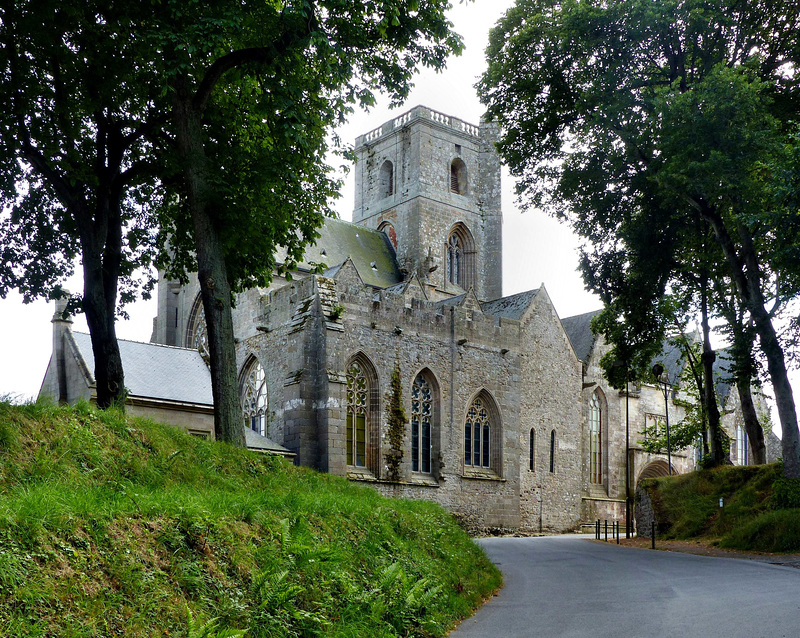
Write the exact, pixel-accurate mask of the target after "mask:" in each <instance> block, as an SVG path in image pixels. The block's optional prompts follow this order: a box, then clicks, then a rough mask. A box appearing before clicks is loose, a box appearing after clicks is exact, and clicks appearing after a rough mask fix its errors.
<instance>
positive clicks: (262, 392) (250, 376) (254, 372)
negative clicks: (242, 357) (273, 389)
mask: <svg viewBox="0 0 800 638" xmlns="http://www.w3.org/2000/svg"><path fill="white" fill-rule="evenodd" d="M240 393H241V397H242V413H243V414H244V425H245V427H248V428H250V429H251V430H253V432H256V433H257V434H260V435H261V436H266V435H267V375H266V374H265V373H264V368H262V367H261V364H260V363H259V362H258V361H257V360H256V359H255V357H252V358H251V359H250V361H249V362H248V363H247V364H246V365H245V367H244V370H243V371H242V376H241V381H240Z"/></svg>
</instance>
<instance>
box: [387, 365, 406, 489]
mask: <svg viewBox="0 0 800 638" xmlns="http://www.w3.org/2000/svg"><path fill="white" fill-rule="evenodd" d="M386 421H387V434H388V436H389V451H388V452H387V453H386V455H385V458H386V470H387V472H386V478H387V479H388V480H389V481H395V482H398V481H399V480H400V463H401V461H402V460H403V433H404V432H405V430H406V423H407V419H406V411H405V408H404V407H403V385H402V382H401V377H400V364H399V363H397V362H395V364H394V370H393V371H392V382H391V385H390V387H389V400H388V401H387V407H386Z"/></svg>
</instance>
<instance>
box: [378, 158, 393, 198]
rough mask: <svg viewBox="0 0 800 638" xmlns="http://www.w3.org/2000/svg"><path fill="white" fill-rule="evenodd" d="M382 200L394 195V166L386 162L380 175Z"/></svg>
mask: <svg viewBox="0 0 800 638" xmlns="http://www.w3.org/2000/svg"><path fill="white" fill-rule="evenodd" d="M378 180H379V190H380V199H383V198H384V197H389V196H390V195H393V194H394V165H393V164H392V163H391V162H390V161H389V160H386V161H385V162H384V163H383V164H382V165H381V170H380V172H379V175H378Z"/></svg>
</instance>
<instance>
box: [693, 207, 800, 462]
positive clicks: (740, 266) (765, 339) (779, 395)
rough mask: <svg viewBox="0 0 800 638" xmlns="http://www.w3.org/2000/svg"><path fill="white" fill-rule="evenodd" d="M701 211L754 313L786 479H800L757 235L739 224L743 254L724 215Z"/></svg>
mask: <svg viewBox="0 0 800 638" xmlns="http://www.w3.org/2000/svg"><path fill="white" fill-rule="evenodd" d="M698 210H699V211H700V214H701V215H702V216H703V218H704V219H706V220H707V221H708V222H709V223H710V224H711V227H712V228H713V229H714V234H715V236H716V238H717V240H718V241H719V244H720V247H721V248H722V251H723V254H724V255H725V259H726V261H727V262H728V266H729V268H730V271H731V276H732V277H733V280H734V282H735V283H736V290H737V292H738V296H739V298H740V300H741V302H742V305H743V306H744V307H745V308H746V309H747V311H748V312H749V313H750V317H751V319H752V320H753V325H754V327H755V330H756V334H757V335H758V340H759V345H760V347H761V351H762V352H763V353H764V356H765V357H766V359H767V369H768V371H769V376H770V380H771V381H772V389H773V391H774V392H775V404H776V407H777V409H778V419H779V420H780V423H781V448H782V452H783V474H784V476H785V477H786V478H800V432H799V431H798V428H797V412H796V410H795V404H794V396H793V395H792V386H791V385H790V383H789V377H788V375H787V373H786V361H785V358H784V354H783V349H782V348H781V345H780V342H779V341H778V336H777V334H776V332H775V328H774V326H773V325H772V320H771V318H770V315H769V313H768V312H767V310H766V308H765V303H764V295H763V292H762V290H761V280H760V277H761V269H760V268H759V264H758V257H757V255H756V253H755V248H754V246H753V238H752V237H751V236H750V235H749V231H748V230H747V229H746V228H744V227H743V226H741V225H740V226H739V228H738V229H737V230H738V234H739V238H740V240H741V241H742V246H741V253H742V254H741V255H740V254H739V252H738V251H737V249H736V245H735V244H734V242H733V239H732V238H731V236H730V234H729V233H728V229H727V228H726V226H725V222H724V220H723V219H722V217H721V216H720V215H719V214H718V213H717V212H716V211H715V210H713V209H712V208H711V207H709V206H708V205H707V204H705V203H704V202H700V203H699V205H698ZM745 265H746V268H745Z"/></svg>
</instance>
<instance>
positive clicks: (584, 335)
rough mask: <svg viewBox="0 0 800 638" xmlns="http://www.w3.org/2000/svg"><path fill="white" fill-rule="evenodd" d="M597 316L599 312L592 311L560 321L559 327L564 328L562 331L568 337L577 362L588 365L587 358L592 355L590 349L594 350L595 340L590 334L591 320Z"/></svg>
mask: <svg viewBox="0 0 800 638" xmlns="http://www.w3.org/2000/svg"><path fill="white" fill-rule="evenodd" d="M599 314H600V310H592V311H591V312H585V313H583V314H582V315H575V316H573V317H565V318H564V319H562V320H561V325H562V326H564V331H565V332H566V333H567V337H569V342H570V343H571V344H572V349H573V350H575V354H576V355H577V357H578V361H582V362H583V363H586V364H588V363H589V357H590V356H591V355H592V348H594V342H595V339H596V337H595V335H594V334H593V333H592V319H594V318H595V317H596V316H597V315H599Z"/></svg>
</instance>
